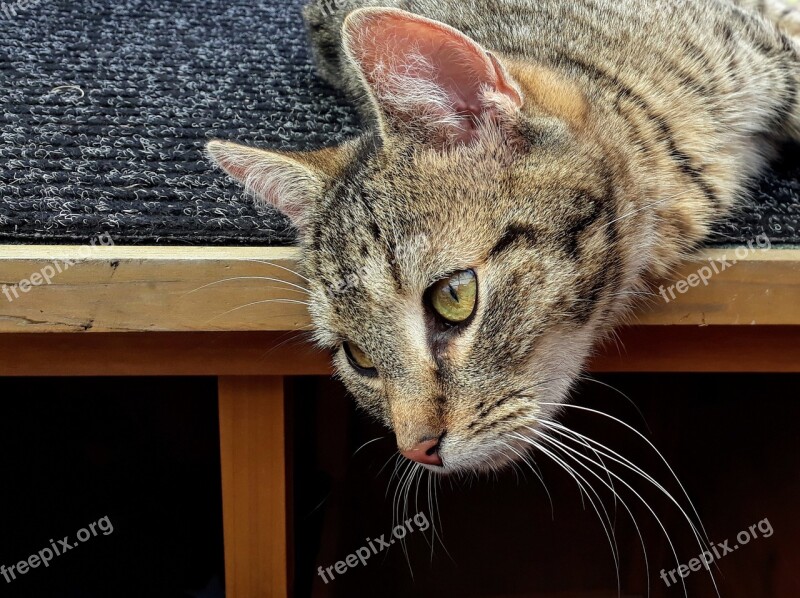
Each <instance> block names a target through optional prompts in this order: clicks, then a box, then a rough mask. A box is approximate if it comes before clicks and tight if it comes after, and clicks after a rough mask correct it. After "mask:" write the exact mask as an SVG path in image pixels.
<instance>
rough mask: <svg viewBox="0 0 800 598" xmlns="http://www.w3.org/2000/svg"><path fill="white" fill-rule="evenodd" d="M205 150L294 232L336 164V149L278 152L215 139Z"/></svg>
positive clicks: (300, 226) (304, 218)
mask: <svg viewBox="0 0 800 598" xmlns="http://www.w3.org/2000/svg"><path fill="white" fill-rule="evenodd" d="M206 149H207V151H208V155H209V156H210V157H211V159H212V160H213V161H214V162H215V163H216V164H217V165H219V167H220V168H222V170H224V171H225V172H227V173H228V174H229V175H230V176H231V177H233V178H234V179H236V180H237V181H239V182H240V183H242V184H243V185H244V187H245V189H246V190H247V191H249V192H251V193H252V194H253V195H255V197H256V199H257V200H258V201H260V202H263V203H265V204H268V205H271V206H274V207H275V208H277V209H278V210H279V211H280V212H282V213H283V214H285V215H286V216H288V217H289V218H290V219H291V221H292V223H293V224H294V225H295V226H296V227H297V228H298V229H302V228H303V225H304V224H305V223H306V220H307V217H308V214H309V211H310V210H311V209H312V207H313V205H314V203H315V202H316V201H317V199H318V198H319V197H320V196H321V195H322V191H323V188H324V185H325V182H326V180H327V179H328V178H329V177H330V176H332V175H333V173H334V171H335V170H336V169H338V168H339V162H340V159H339V158H340V157H339V152H338V150H337V149H323V150H318V151H315V152H307V153H280V152H272V151H266V150H261V149H257V148H253V147H248V146H246V145H240V144H238V143H230V142H227V141H218V140H213V141H210V142H209V143H208V145H207V146H206Z"/></svg>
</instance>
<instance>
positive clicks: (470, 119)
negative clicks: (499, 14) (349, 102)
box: [348, 9, 522, 129]
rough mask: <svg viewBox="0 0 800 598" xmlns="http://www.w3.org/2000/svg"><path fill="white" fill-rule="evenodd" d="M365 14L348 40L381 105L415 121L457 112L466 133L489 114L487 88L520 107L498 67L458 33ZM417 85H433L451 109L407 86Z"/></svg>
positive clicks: (392, 15)
mask: <svg viewBox="0 0 800 598" xmlns="http://www.w3.org/2000/svg"><path fill="white" fill-rule="evenodd" d="M364 12H365V13H366V15H364V16H359V17H356V18H355V19H354V21H355V22H354V23H348V25H349V31H348V34H349V35H348V37H349V40H350V47H351V49H352V51H353V53H354V56H355V58H356V59H357V61H358V62H359V64H360V66H361V68H362V70H363V72H364V75H365V77H366V79H367V81H368V82H369V83H370V85H371V86H372V87H373V88H374V89H375V91H376V95H377V96H378V99H379V101H380V100H384V101H386V102H388V103H389V104H390V105H391V104H400V105H401V107H402V109H403V111H407V112H410V114H409V116H411V117H414V116H415V114H414V112H416V111H419V112H420V113H427V114H431V112H434V113H436V114H437V116H453V113H454V112H455V113H456V115H458V117H460V120H461V126H462V127H463V128H467V129H469V128H472V127H473V126H474V123H475V121H476V120H477V118H478V117H479V116H480V115H481V114H482V113H483V112H485V111H486V110H487V109H489V107H488V106H487V105H486V104H485V103H483V102H482V94H481V92H482V91H483V89H484V88H488V89H489V90H491V91H495V92H499V93H501V94H504V95H506V96H508V98H509V99H510V100H511V101H512V102H513V103H514V104H515V105H516V106H519V105H521V104H522V99H521V97H520V95H519V92H518V91H517V90H516V89H515V88H514V85H513V84H511V83H510V82H509V81H508V80H507V79H506V75H505V71H504V69H503V68H502V67H501V66H500V65H499V63H498V62H496V60H493V59H491V58H490V57H489V56H488V55H487V53H486V52H485V51H484V50H483V49H482V48H481V47H480V46H479V45H478V44H476V43H475V42H474V41H472V40H471V39H470V38H468V37H467V36H465V35H464V34H462V33H460V32H459V31H457V30H456V29H453V28H452V27H449V26H447V25H444V24H442V23H438V22H436V21H431V20H428V19H424V18H422V17H418V16H416V15H413V14H411V13H405V12H402V11H396V10H380V9H372V10H370V9H367V10H366V11H364ZM393 75H395V76H394V77H393ZM396 75H402V77H400V78H398V77H396ZM413 79H416V80H417V81H422V82H429V83H431V84H433V85H435V87H436V88H438V90H439V91H440V92H443V93H444V95H445V96H446V97H447V98H448V100H449V101H448V103H449V106H447V107H445V106H441V105H440V103H438V105H437V102H435V99H434V98H430V97H426V96H425V95H424V92H425V88H424V86H423V85H422V84H419V85H418V87H419V89H413V85H414V84H411V85H409V80H413ZM400 83H403V84H400Z"/></svg>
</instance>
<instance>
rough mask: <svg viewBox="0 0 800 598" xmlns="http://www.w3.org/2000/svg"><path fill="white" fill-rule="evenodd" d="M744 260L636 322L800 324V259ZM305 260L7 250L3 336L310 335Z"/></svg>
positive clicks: (286, 251) (236, 252)
mask: <svg viewBox="0 0 800 598" xmlns="http://www.w3.org/2000/svg"><path fill="white" fill-rule="evenodd" d="M740 253H742V252H740ZM746 253H747V255H745V256H740V259H737V257H736V251H735V249H730V250H726V249H714V250H706V251H703V252H701V253H699V254H698V255H697V256H696V257H694V258H692V259H690V260H689V261H687V262H686V263H685V264H683V265H682V266H681V267H680V268H679V269H678V270H677V272H676V274H675V276H674V277H672V280H669V281H665V282H664V292H663V295H658V294H657V295H656V296H655V297H654V298H652V300H651V301H650V302H649V304H648V305H647V306H645V307H644V308H642V309H640V310H639V312H638V314H637V317H636V318H635V321H634V323H635V324H637V325H642V326H663V325H678V326H687V325H700V326H703V325H720V326H737V325H759V326H797V325H800V249H777V248H775V249H771V250H768V251H767V250H756V251H752V252H751V251H748V252H746ZM297 257H298V250H297V249H295V248H257V247H249V248H232V247H222V248H216V247H192V248H183V247H179V248H178V247H116V246H111V247H100V246H98V247H92V248H88V247H79V246H72V245H70V246H26V245H5V246H0V333H34V332H35V333H42V332H49V333H52V332H81V333H82V332H90V333H98V332H105V333H109V332H247V331H266V332H286V331H297V330H305V329H307V328H308V327H309V326H310V320H309V317H308V313H307V312H306V308H305V305H304V304H303V300H304V299H305V294H304V292H303V291H302V286H303V285H302V283H303V279H302V278H301V277H300V276H299V275H297V274H295V273H294V272H293V271H294V270H296V267H297ZM726 259H727V263H728V264H729V265H726V266H725V267H724V268H723V265H722V264H723V260H726ZM734 261H735V263H733V262H734ZM711 262H713V264H712V263H711ZM714 265H715V267H714ZM704 268H705V269H704ZM708 273H710V275H709V274H708ZM693 275H694V276H693ZM702 275H704V276H705V278H706V280H707V284H704V283H703V281H702V280H701V276H702ZM691 285H694V286H691ZM671 286H672V287H673V288H672V291H670V287H671ZM681 290H683V291H684V292H683V293H681V292H680V291H681ZM672 296H674V299H673V298H672ZM664 297H666V299H668V300H669V301H667V300H665V299H664Z"/></svg>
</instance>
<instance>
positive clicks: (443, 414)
mask: <svg viewBox="0 0 800 598" xmlns="http://www.w3.org/2000/svg"><path fill="white" fill-rule="evenodd" d="M344 27H345V35H344V39H345V42H344V43H345V48H346V51H347V55H348V56H349V58H350V60H351V61H352V63H353V65H355V67H356V68H357V72H358V73H360V76H361V78H362V81H363V84H364V89H365V91H366V92H367V93H368V94H369V97H370V98H371V101H372V104H373V106H374V108H375V114H376V116H377V122H378V126H377V127H376V130H375V131H374V132H371V133H368V134H365V135H364V136H363V137H361V138H359V139H356V140H354V141H352V142H349V143H347V144H345V145H344V146H342V147H338V148H334V149H325V150H321V151H317V152H311V153H305V154H286V153H283V154H279V153H275V152H268V151H262V150H257V149H252V148H246V147H243V146H240V145H235V144H231V143H225V142H212V143H211V144H210V146H209V151H210V154H211V156H212V157H213V159H214V160H215V161H216V162H217V163H218V164H220V165H221V166H222V168H224V169H225V170H226V171H227V172H228V173H230V174H231V175H232V176H234V177H235V178H237V179H238V180H240V181H242V182H243V183H244V184H245V185H246V186H247V188H248V189H250V190H251V191H252V192H253V193H255V195H256V196H257V197H258V198H259V199H260V200H262V201H264V202H266V203H269V204H271V205H274V206H276V207H277V208H278V209H279V210H281V211H282V212H283V213H285V214H287V215H288V216H289V217H290V218H291V219H292V221H293V222H294V223H295V225H296V226H297V228H298V231H299V233H300V237H301V241H302V246H303V267H304V273H305V275H306V276H307V278H308V279H309V281H310V283H309V290H310V302H311V305H310V311H311V315H312V317H313V321H314V323H315V325H316V337H317V339H318V340H319V342H320V343H321V344H322V345H323V346H325V347H328V348H331V349H333V350H334V351H335V357H334V361H335V364H336V367H337V370H338V373H339V375H340V376H341V378H342V379H343V380H344V382H345V384H346V385H347V387H348V389H349V390H350V391H351V392H352V393H353V395H355V397H356V398H357V400H358V402H359V404H360V405H361V406H362V407H363V408H365V409H366V410H367V411H369V412H370V413H372V414H374V415H375V416H377V417H378V418H380V419H381V420H383V421H384V422H385V423H386V424H387V425H389V426H390V427H391V428H392V429H393V430H394V432H395V434H396V436H397V443H398V447H399V448H400V450H401V451H403V452H404V454H406V456H408V457H409V458H412V459H414V460H417V461H419V462H423V463H426V464H427V465H428V466H429V467H430V468H431V469H434V470H437V471H443V472H453V471H467V470H473V471H474V470H479V469H486V468H489V467H494V466H496V465H498V464H500V463H503V462H504V461H507V460H509V459H511V458H513V457H514V456H515V451H518V450H519V446H520V442H519V436H518V435H525V436H530V435H531V429H535V428H536V426H537V420H538V418H540V417H542V416H548V415H550V414H552V412H553V411H554V410H555V409H557V407H556V405H557V404H558V403H560V402H561V401H563V400H564V399H565V397H566V393H567V392H568V390H569V387H570V385H571V384H572V382H573V381H574V379H575V378H576V376H577V375H578V373H579V371H580V369H581V366H582V364H583V362H584V360H585V358H586V356H587V354H588V353H589V351H590V349H591V347H592V344H593V342H594V341H595V340H596V337H597V333H598V329H600V328H601V327H602V326H603V324H604V322H605V321H606V320H607V319H608V317H609V314H610V313H611V312H613V311H614V310H615V300H614V299H613V295H614V293H616V292H618V291H619V290H620V288H621V287H622V286H623V284H625V282H626V280H625V272H624V270H625V263H626V260H627V258H626V256H625V255H623V250H622V249H621V245H622V244H621V243H619V236H620V234H622V232H621V230H620V226H619V224H618V223H617V222H615V220H616V217H617V216H616V210H617V209H618V203H619V202H618V200H617V197H616V195H617V194H618V193H619V185H618V180H619V177H620V173H619V172H618V170H617V169H616V168H615V167H614V165H613V164H610V163H609V159H608V155H607V153H606V152H605V151H603V148H602V147H601V146H602V143H601V142H600V141H598V135H596V134H595V133H596V132H593V131H592V130H591V127H590V126H589V124H587V123H588V122H589V121H590V116H589V115H588V114H587V111H588V108H587V106H586V103H585V101H584V100H583V98H582V97H580V94H578V92H577V91H575V90H574V89H572V88H571V87H570V86H569V85H568V84H566V83H565V82H563V81H559V80H550V81H548V82H547V84H546V85H544V84H542V85H540V84H539V82H538V81H537V79H536V78H537V76H540V75H542V73H538V74H537V71H536V70H531V69H525V68H523V67H521V66H519V65H515V64H514V63H512V62H510V61H504V60H503V59H502V58H500V57H496V56H493V55H491V54H489V53H487V52H486V51H485V50H484V49H482V48H481V47H480V46H479V45H478V44H476V43H475V42H474V41H472V40H471V39H469V38H467V37H466V36H464V35H463V34H461V33H460V32H458V31H456V30H454V29H452V28H450V27H447V26H445V25H442V24H441V23H436V22H434V21H429V20H427V19H423V18H421V17H418V16H414V15H411V14H409V13H405V12H402V11H397V10H389V9H362V10H358V11H356V12H354V13H352V14H351V15H350V16H349V17H348V19H347V20H346V21H345V25H344ZM542 76H543V75H542ZM440 464H443V465H440Z"/></svg>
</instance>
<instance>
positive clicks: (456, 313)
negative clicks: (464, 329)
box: [428, 270, 478, 324]
mask: <svg viewBox="0 0 800 598" xmlns="http://www.w3.org/2000/svg"><path fill="white" fill-rule="evenodd" d="M428 301H429V302H430V306H431V307H432V308H433V311H435V312H436V314H437V315H438V316H439V317H440V318H442V319H443V320H444V321H445V322H446V323H448V324H461V323H463V322H466V321H467V320H468V319H469V318H470V317H471V316H472V314H474V313H475V308H476V306H477V302H478V279H477V277H476V276H475V272H473V271H472V270H462V271H461V272H456V273H455V274H453V275H452V276H450V277H448V278H443V279H442V280H440V281H438V282H436V283H435V284H434V285H433V286H431V288H430V289H428Z"/></svg>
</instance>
